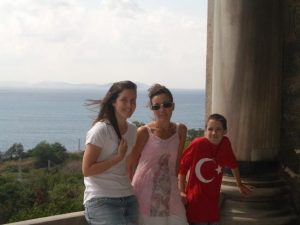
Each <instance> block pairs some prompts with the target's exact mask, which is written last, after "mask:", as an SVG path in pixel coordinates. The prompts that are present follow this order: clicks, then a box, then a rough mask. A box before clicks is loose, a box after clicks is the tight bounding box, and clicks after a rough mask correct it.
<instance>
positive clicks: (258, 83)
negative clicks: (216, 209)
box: [206, 0, 297, 225]
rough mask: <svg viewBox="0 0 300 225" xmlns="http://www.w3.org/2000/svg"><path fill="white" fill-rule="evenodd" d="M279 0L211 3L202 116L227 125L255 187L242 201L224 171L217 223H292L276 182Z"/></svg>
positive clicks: (283, 190)
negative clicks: (219, 119)
mask: <svg viewBox="0 0 300 225" xmlns="http://www.w3.org/2000/svg"><path fill="white" fill-rule="evenodd" d="M281 7H282V6H281V1H279V0H263V1H262V0H226V1H223V0H222V1H219V0H216V1H211V0H210V1H209V12H210V17H211V18H212V19H213V25H211V26H210V28H211V29H212V31H210V30H209V32H208V39H209V40H211V42H212V45H211V51H208V62H207V65H208V67H209V68H207V71H209V72H210V74H208V79H207V81H208V82H207V85H208V87H207V96H208V97H209V98H210V100H211V103H210V104H206V106H207V107H209V108H207V109H206V110H207V112H210V113H221V114H223V115H224V116H225V117H226V118H227V120H228V136H229V137H230V139H231V141H232V146H233V148H234V152H235V155H236V157H237V159H238V161H239V166H240V171H241V175H242V177H243V179H244V182H246V183H247V184H249V185H252V186H254V187H255V190H254V191H253V195H252V196H251V197H250V198H247V199H245V198H243V197H241V196H240V195H239V193H238V190H237V188H236V187H235V182H234V179H233V178H232V177H231V176H230V173H229V171H227V172H228V174H227V176H226V175H225V177H224V180H223V184H222V193H223V194H222V196H223V199H222V202H221V204H222V219H221V224H222V225H227V224H228V225H233V224H235V225H238V224H243V225H248V224H256V225H257V224H261V225H267V224H272V225H288V224H291V225H292V224H297V221H296V219H297V218H296V216H295V214H293V209H292V208H291V207H290V202H289V192H288V187H287V186H286V184H285V182H284V181H283V180H282V179H281V178H280V177H279V175H278V171H279V167H278V165H279V164H278V161H279V160H278V156H279V148H280V120H281V79H282V78H281V76H282V35H281V33H282V25H281V22H282V13H281V12H282V9H281Z"/></svg>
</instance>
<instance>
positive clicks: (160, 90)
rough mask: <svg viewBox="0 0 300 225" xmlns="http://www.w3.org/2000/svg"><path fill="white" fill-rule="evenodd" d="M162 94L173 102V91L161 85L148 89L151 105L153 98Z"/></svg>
mask: <svg viewBox="0 0 300 225" xmlns="http://www.w3.org/2000/svg"><path fill="white" fill-rule="evenodd" d="M161 94H165V95H167V96H168V97H169V98H170V100H171V102H173V95H172V93H171V91H170V90H169V89H168V88H166V87H165V86H163V85H161V84H153V85H152V86H151V87H150V88H149V89H148V96H149V99H150V105H151V100H152V98H153V97H155V96H157V95H161Z"/></svg>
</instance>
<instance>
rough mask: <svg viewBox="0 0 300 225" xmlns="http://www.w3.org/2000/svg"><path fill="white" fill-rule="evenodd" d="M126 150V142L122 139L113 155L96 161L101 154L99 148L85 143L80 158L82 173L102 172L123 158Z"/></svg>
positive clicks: (88, 174)
mask: <svg viewBox="0 0 300 225" xmlns="http://www.w3.org/2000/svg"><path fill="white" fill-rule="evenodd" d="M126 151H127V143H126V141H125V140H124V139H122V140H121V141H120V144H119V146H118V152H117V154H116V155H113V156H112V157H111V158H109V159H107V160H104V161H101V162H97V159H98V157H99V155H100V154H101V148H100V147H98V146H96V145H93V144H87V146H86V149H85V151H84V155H83V160H82V173H83V175H84V176H85V177H88V176H93V175H96V174H99V173H102V172H104V171H105V170H107V169H109V168H111V167H112V166H114V165H116V164H117V163H118V162H120V161H121V160H122V159H123V158H124V156H125V154H126Z"/></svg>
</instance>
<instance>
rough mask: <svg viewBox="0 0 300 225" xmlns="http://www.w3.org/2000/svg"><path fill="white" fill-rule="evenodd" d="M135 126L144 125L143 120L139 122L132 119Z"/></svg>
mask: <svg viewBox="0 0 300 225" xmlns="http://www.w3.org/2000/svg"><path fill="white" fill-rule="evenodd" d="M132 123H133V124H134V125H135V126H136V127H141V126H144V125H145V124H144V123H143V122H140V121H133V122H132Z"/></svg>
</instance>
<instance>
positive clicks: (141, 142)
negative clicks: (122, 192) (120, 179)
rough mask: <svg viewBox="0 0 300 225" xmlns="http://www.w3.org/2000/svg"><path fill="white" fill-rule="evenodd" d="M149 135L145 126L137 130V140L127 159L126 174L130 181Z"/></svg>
mask: <svg viewBox="0 0 300 225" xmlns="http://www.w3.org/2000/svg"><path fill="white" fill-rule="evenodd" d="M148 137H149V133H148V129H147V127H146V126H142V127H139V128H138V130H137V138H136V142H135V145H134V147H133V149H132V151H131V153H130V155H129V156H128V157H127V165H126V167H127V173H128V175H129V178H130V180H132V177H133V175H134V172H135V168H136V167H137V164H138V161H139V158H140V155H141V153H142V151H143V148H144V146H145V144H146V142H147V141H148Z"/></svg>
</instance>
